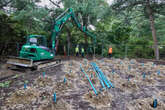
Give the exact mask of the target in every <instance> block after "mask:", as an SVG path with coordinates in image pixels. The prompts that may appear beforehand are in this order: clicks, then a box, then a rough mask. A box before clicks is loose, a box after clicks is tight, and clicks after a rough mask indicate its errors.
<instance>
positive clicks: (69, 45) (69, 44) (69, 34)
mask: <svg viewBox="0 0 165 110" xmlns="http://www.w3.org/2000/svg"><path fill="white" fill-rule="evenodd" d="M66 30H67V33H68V35H67V42H68V56H69V55H70V51H69V50H70V48H71V42H70V38H71V32H70V30H69V28H68V27H67V26H66Z"/></svg>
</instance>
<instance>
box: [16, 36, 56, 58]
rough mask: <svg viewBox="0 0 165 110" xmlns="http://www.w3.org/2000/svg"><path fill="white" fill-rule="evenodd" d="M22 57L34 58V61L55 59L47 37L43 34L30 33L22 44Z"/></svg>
mask: <svg viewBox="0 0 165 110" xmlns="http://www.w3.org/2000/svg"><path fill="white" fill-rule="evenodd" d="M19 57H20V58H27V59H32V60H33V61H39V60H46V59H53V58H54V55H53V53H52V52H51V50H50V49H49V48H48V47H47V43H46V38H45V37H44V36H41V35H30V36H28V37H27V42H26V44H25V45H23V46H22V48H21V51H20V55H19Z"/></svg>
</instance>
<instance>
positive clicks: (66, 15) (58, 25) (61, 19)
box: [52, 8, 96, 54]
mask: <svg viewBox="0 0 165 110" xmlns="http://www.w3.org/2000/svg"><path fill="white" fill-rule="evenodd" d="M70 18H71V19H72V20H73V21H74V23H75V24H76V25H77V27H78V28H79V29H80V31H82V32H84V33H85V34H86V35H87V36H90V37H92V38H93V39H94V42H96V37H95V36H94V35H93V34H91V33H90V32H89V31H88V30H87V28H86V27H85V26H82V25H81V24H80V22H79V21H78V19H77V18H76V16H75V14H74V12H73V10H72V9H71V8H68V9H67V10H65V12H63V13H62V14H61V15H60V16H58V17H57V18H56V19H55V25H54V29H53V34H52V50H53V53H54V54H55V44H56V42H55V41H56V38H57V37H58V36H59V34H60V31H61V29H62V27H63V25H64V24H65V23H66V22H67V21H68V20H69V19H70Z"/></svg>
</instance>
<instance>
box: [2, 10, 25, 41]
mask: <svg viewBox="0 0 165 110" xmlns="http://www.w3.org/2000/svg"><path fill="white" fill-rule="evenodd" d="M0 24H1V25H0V41H3V42H4V41H5V42H11V41H15V42H16V41H19V40H21V39H22V37H23V36H24V35H25V30H24V26H23V25H22V24H21V23H20V21H17V20H13V17H12V16H8V15H6V14H5V13H4V12H2V11H1V12H0Z"/></svg>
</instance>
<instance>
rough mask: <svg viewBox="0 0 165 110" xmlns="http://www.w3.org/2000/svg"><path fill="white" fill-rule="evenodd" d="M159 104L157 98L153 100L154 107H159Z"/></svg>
mask: <svg viewBox="0 0 165 110" xmlns="http://www.w3.org/2000/svg"><path fill="white" fill-rule="evenodd" d="M157 104H158V102H157V99H154V101H153V107H154V108H156V107H157Z"/></svg>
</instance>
